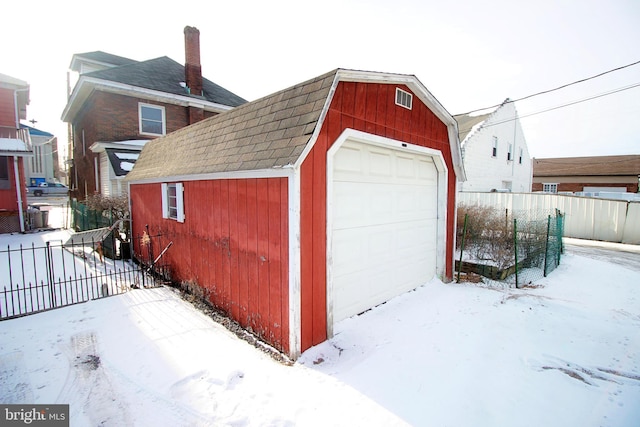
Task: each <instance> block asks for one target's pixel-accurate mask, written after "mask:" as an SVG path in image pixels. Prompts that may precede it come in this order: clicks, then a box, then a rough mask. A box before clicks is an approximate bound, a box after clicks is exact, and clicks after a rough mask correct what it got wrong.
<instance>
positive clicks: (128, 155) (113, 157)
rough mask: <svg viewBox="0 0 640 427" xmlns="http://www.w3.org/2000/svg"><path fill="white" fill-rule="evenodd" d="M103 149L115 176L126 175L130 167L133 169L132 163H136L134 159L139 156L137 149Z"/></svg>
mask: <svg viewBox="0 0 640 427" xmlns="http://www.w3.org/2000/svg"><path fill="white" fill-rule="evenodd" d="M104 151H105V152H106V153H107V157H108V158H109V163H111V167H112V168H113V172H114V173H115V175H116V176H125V175H127V174H128V173H129V172H130V171H131V169H133V165H135V164H136V161H137V160H138V157H139V156H140V151H138V150H118V149H115V148H105V150H104Z"/></svg>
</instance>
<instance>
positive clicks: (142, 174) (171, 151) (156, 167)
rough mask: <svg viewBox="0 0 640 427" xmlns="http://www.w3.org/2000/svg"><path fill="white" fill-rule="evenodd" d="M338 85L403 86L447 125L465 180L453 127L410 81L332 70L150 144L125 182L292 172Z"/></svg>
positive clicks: (413, 80) (412, 79) (431, 99)
mask: <svg viewBox="0 0 640 427" xmlns="http://www.w3.org/2000/svg"><path fill="white" fill-rule="evenodd" d="M339 80H344V81H349V80H350V81H373V82H385V83H398V82H401V83H404V84H407V85H408V86H409V87H410V88H411V89H412V90H414V92H415V93H416V95H417V96H418V97H419V98H421V99H422V100H423V102H425V103H426V104H427V105H430V108H432V110H434V113H435V114H436V115H437V116H438V117H439V118H440V119H441V120H442V121H443V122H444V123H445V124H446V125H447V127H448V129H449V139H450V141H451V149H452V155H453V158H454V166H455V167H456V173H457V174H458V176H459V177H460V179H464V169H463V168H462V160H461V157H460V150H459V146H458V139H457V135H456V133H457V128H456V123H455V121H454V120H453V118H452V117H451V115H450V114H449V113H448V112H447V111H446V110H445V109H444V107H442V105H440V103H439V102H438V101H437V100H436V99H435V98H434V97H433V96H432V95H431V94H430V93H429V92H428V91H427V90H426V88H425V87H424V86H422V84H421V83H420V82H419V81H418V80H417V78H416V77H415V76H408V75H394V74H383V73H372V72H365V71H362V72H360V71H353V70H343V69H337V70H333V71H331V72H329V73H326V74H323V75H321V76H318V77H316V78H313V79H311V80H308V81H306V82H303V83H300V84H297V85H295V86H292V87H290V88H288V89H284V90H282V91H279V92H276V93H274V94H272V95H268V96H266V97H264V98H261V99H258V100H256V101H253V102H250V103H247V104H244V105H241V106H239V107H236V108H234V109H233V110H230V111H227V112H225V113H222V114H219V115H216V116H213V117H210V118H208V119H205V120H203V121H200V122H197V123H195V124H192V125H190V126H187V127H185V128H183V129H179V130H177V131H175V132H172V133H171V134H169V135H166V136H164V137H161V138H158V139H155V140H152V141H150V142H149V143H148V144H147V145H146V146H145V147H144V149H143V150H142V153H141V155H140V158H139V159H138V161H137V162H136V166H135V167H134V169H133V171H132V172H131V173H129V174H128V175H127V180H130V181H134V180H136V181H140V180H153V179H158V178H162V177H169V176H174V177H175V176H185V175H198V174H210V173H224V172H236V171H249V170H264V169H273V168H283V167H288V166H293V165H295V164H296V162H297V161H298V160H299V159H301V156H303V152H304V151H305V148H306V147H307V145H308V144H309V143H310V141H312V139H313V137H314V135H315V134H316V132H318V131H319V129H320V127H321V123H322V121H323V117H324V114H326V110H327V109H328V105H329V103H330V102H331V95H332V93H333V90H335V85H337V82H338V81H339Z"/></svg>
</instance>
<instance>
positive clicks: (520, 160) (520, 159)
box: [518, 148, 522, 164]
mask: <svg viewBox="0 0 640 427" xmlns="http://www.w3.org/2000/svg"><path fill="white" fill-rule="evenodd" d="M518 163H520V164H522V148H521V149H520V157H518Z"/></svg>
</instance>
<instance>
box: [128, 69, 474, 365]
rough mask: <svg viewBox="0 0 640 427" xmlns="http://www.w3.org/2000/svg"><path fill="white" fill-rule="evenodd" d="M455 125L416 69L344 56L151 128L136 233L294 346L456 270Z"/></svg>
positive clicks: (271, 335) (223, 302)
mask: <svg viewBox="0 0 640 427" xmlns="http://www.w3.org/2000/svg"><path fill="white" fill-rule="evenodd" d="M463 178H464V172H463V169H462V162H461V157H460V150H459V144H458V138H457V125H456V122H455V121H454V119H453V118H452V117H451V115H450V114H449V113H448V112H447V111H446V110H445V109H444V108H443V107H442V105H441V104H440V103H439V102H438V101H437V100H436V99H435V98H434V97H433V95H431V93H430V92H429V91H428V90H427V89H426V88H425V87H424V86H423V85H422V83H420V81H419V80H418V79H417V78H416V77H415V76H411V75H397V74H386V73H374V72H363V71H352V70H343V69H339V70H335V71H332V72H330V73H327V74H325V75H322V76H319V77H317V78H315V79H312V80H309V81H306V82H303V83H301V84H298V85H296V86H293V87H291V88H288V89H285V90H283V91H280V92H277V93H274V94H272V95H269V96H267V97H265V98H262V99H259V100H257V101H254V102H250V103H248V104H245V105H242V106H239V107H236V108H235V109H233V110H231V111H229V112H225V113H222V114H220V115H218V116H215V117H212V118H209V119H206V120H203V121H201V122H199V123H196V124H193V125H191V126H188V127H186V128H184V129H181V130H178V131H176V132H173V133H171V134H169V135H167V136H165V137H163V138H159V139H156V140H154V141H152V142H149V143H148V144H147V145H146V146H145V147H144V149H143V151H142V153H141V155H140V158H139V159H138V161H137V163H136V165H135V167H134V168H133V170H132V171H131V172H130V173H129V175H128V176H127V180H128V181H129V183H130V191H129V194H130V199H131V213H132V223H133V232H134V234H137V233H142V232H143V229H144V227H145V225H149V228H150V230H151V231H152V232H156V231H158V232H161V233H163V234H166V235H167V236H170V237H169V238H170V239H171V240H172V241H173V242H174V244H173V246H172V248H171V249H170V250H169V251H167V253H166V255H165V257H166V258H167V261H168V262H169V263H170V265H171V267H172V274H173V278H174V279H175V280H178V281H183V282H185V281H188V282H192V283H195V284H197V285H198V286H200V287H202V288H203V289H205V290H206V293H207V294H208V298H209V300H210V302H211V303H212V304H214V305H215V306H217V307H219V308H221V309H223V310H224V311H225V312H227V313H228V315H229V316H231V317H232V318H233V319H235V320H236V321H238V322H239V323H240V324H241V325H242V326H243V327H245V328H247V329H249V330H251V331H253V332H254V333H255V334H257V335H258V336H260V337H261V338H263V339H264V340H265V341H267V342H268V343H270V344H271V345H273V346H275V347H276V348H278V349H280V350H282V351H284V352H286V353H288V354H289V355H290V356H291V357H293V358H296V357H297V356H298V355H299V354H300V353H301V352H302V351H304V350H306V349H307V348H309V347H311V346H313V345H315V344H318V343H320V342H322V341H324V340H326V339H327V338H328V337H330V336H331V335H332V331H333V325H334V323H335V322H338V321H340V320H342V319H345V318H347V317H350V316H353V315H355V314H358V313H361V312H363V311H365V310H367V309H369V308H371V307H374V306H376V305H378V304H380V303H382V302H384V301H387V300H389V299H391V298H393V297H394V296H396V295H399V294H402V293H404V292H406V291H409V290H411V289H414V288H416V287H418V286H420V285H422V284H424V283H426V282H428V281H429V280H431V279H432V278H433V277H434V276H437V277H440V278H442V279H443V280H446V279H450V278H451V276H452V270H453V262H454V260H453V251H454V238H455V236H454V226H455V209H456V200H455V197H456V182H457V180H461V179H463Z"/></svg>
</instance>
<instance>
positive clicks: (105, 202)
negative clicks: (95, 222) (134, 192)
mask: <svg viewBox="0 0 640 427" xmlns="http://www.w3.org/2000/svg"><path fill="white" fill-rule="evenodd" d="M85 203H86V205H87V207H88V208H89V209H92V210H94V211H98V212H110V213H111V215H112V218H114V219H116V220H118V219H125V218H128V217H129V197H128V196H127V194H126V193H125V194H122V195H120V196H103V195H102V194H92V195H91V196H89V197H87V199H86V200H85Z"/></svg>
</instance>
